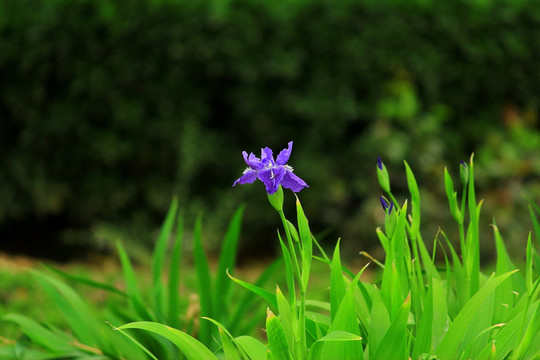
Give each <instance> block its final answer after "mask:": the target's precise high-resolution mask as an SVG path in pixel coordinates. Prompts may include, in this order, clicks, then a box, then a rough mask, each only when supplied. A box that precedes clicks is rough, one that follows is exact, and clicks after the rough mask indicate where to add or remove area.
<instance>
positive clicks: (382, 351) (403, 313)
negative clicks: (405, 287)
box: [370, 295, 411, 360]
mask: <svg viewBox="0 0 540 360" xmlns="http://www.w3.org/2000/svg"><path fill="white" fill-rule="evenodd" d="M410 309H411V296H410V295H409V296H407V298H406V299H405V301H404V302H403V304H402V305H401V307H400V308H399V311H398V312H397V314H396V316H395V317H394V319H393V320H392V322H391V323H390V327H389V328H388V331H387V332H386V334H385V335H384V337H383V338H382V340H381V343H380V344H379V346H378V347H377V349H376V350H375V353H374V354H373V356H372V357H370V360H385V359H396V360H397V359H408V357H409V354H408V351H407V338H408V335H407V319H408V317H409V311H410Z"/></svg>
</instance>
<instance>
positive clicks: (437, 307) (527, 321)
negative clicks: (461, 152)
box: [0, 157, 540, 360]
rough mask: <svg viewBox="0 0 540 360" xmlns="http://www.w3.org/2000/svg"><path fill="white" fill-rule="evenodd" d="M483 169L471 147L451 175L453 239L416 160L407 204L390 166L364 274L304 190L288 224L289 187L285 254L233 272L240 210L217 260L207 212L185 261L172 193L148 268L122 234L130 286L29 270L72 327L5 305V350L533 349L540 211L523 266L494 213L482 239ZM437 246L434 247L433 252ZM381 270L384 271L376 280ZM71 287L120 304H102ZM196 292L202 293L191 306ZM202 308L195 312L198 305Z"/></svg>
mask: <svg viewBox="0 0 540 360" xmlns="http://www.w3.org/2000/svg"><path fill="white" fill-rule="evenodd" d="M474 172H475V168H474V162H473V158H472V157H471V159H470V161H469V163H467V164H463V165H461V166H460V175H461V176H460V185H461V186H459V187H460V189H458V190H457V191H456V190H455V184H457V182H456V183H454V181H453V179H452V177H451V176H450V172H449V171H447V170H445V171H444V188H445V190H446V194H447V197H448V205H449V212H448V216H451V217H452V218H453V219H454V221H455V223H456V228H457V231H456V234H458V235H457V238H456V239H449V238H448V237H447V235H446V233H445V232H444V231H443V229H441V231H439V232H438V233H437V234H432V235H428V236H426V235H425V234H422V230H421V229H422V227H421V224H422V221H421V220H422V217H421V212H422V208H421V196H420V192H419V190H418V186H417V183H416V179H415V177H414V173H413V171H412V169H411V167H410V166H409V164H407V163H406V162H405V177H406V181H407V184H408V187H409V192H410V197H409V199H407V200H405V201H404V202H403V203H398V202H397V201H396V198H395V196H394V195H393V193H392V190H391V184H390V181H389V176H388V170H387V169H386V167H385V166H384V164H383V165H382V166H381V167H378V168H377V174H378V179H379V181H380V183H381V187H382V188H383V191H384V193H385V197H386V199H388V200H387V203H388V204H390V203H392V205H391V206H390V207H388V206H386V207H385V221H384V224H382V226H381V227H379V228H377V229H376V230H375V231H376V233H377V236H378V237H379V239H380V242H381V247H382V248H383V250H384V253H385V256H384V258H380V259H373V260H374V261H373V263H372V264H368V265H367V266H366V267H364V268H362V269H355V270H354V271H351V269H349V268H348V266H347V264H346V263H344V262H343V261H342V258H341V253H340V241H338V242H337V244H336V246H335V248H334V250H333V253H332V254H331V255H330V254H327V253H326V252H325V251H324V250H323V249H322V248H321V247H320V246H319V244H318V242H317V239H316V238H315V237H314V236H313V235H312V232H311V230H310V225H309V222H308V219H307V217H306V215H305V212H304V209H303V208H302V205H301V202H300V200H299V199H298V198H296V199H295V200H296V201H295V203H296V216H295V220H294V222H293V221H290V220H288V218H287V214H285V213H284V211H283V203H284V201H286V200H288V198H286V197H285V194H284V193H283V190H282V189H281V188H280V189H279V190H278V192H277V193H275V194H274V195H269V196H268V198H269V201H270V204H271V205H272V207H273V208H274V209H275V210H276V211H277V213H278V214H277V216H276V220H279V221H281V223H282V225H283V230H282V231H279V232H278V233H277V236H276V241H278V242H279V244H280V246H281V249H282V257H281V259H280V260H279V261H278V262H275V263H273V264H270V265H269V266H268V268H267V270H265V271H264V272H263V273H262V274H261V275H260V276H259V277H258V278H257V279H255V280H252V281H246V274H243V273H241V272H235V270H236V269H235V260H236V259H235V254H236V247H237V244H238V239H239V236H240V230H241V219H242V213H243V208H240V209H239V210H238V211H237V212H236V213H235V214H234V215H233V216H232V219H231V222H230V224H229V227H228V229H227V230H226V231H225V235H224V237H223V239H224V240H223V243H222V251H221V253H220V256H219V258H218V259H216V261H215V263H216V265H215V266H211V265H210V264H211V262H210V261H209V259H208V257H207V255H206V253H205V250H204V244H203V242H204V222H203V219H202V217H199V218H198V219H197V221H196V222H195V224H194V225H193V227H192V230H191V232H190V233H191V234H192V239H193V254H192V257H193V267H191V266H188V265H187V264H186V263H185V261H184V259H185V254H184V251H183V248H184V245H183V244H184V234H185V233H186V231H185V227H184V224H183V220H182V217H181V216H179V215H178V213H177V207H178V206H177V203H176V201H173V203H172V205H171V208H170V210H169V213H168V215H167V218H166V219H165V221H164V223H163V227H162V230H161V232H160V235H159V236H158V240H157V242H156V246H155V249H154V252H153V255H152V260H151V266H150V269H151V270H150V271H146V272H144V273H143V272H141V271H135V269H134V268H133V266H132V264H131V260H130V258H129V255H128V253H127V252H126V251H125V249H124V247H123V245H122V244H121V243H118V254H119V258H120V262H121V265H122V274H123V281H122V283H123V284H122V286H118V285H116V284H111V283H110V282H107V281H95V280H93V279H90V278H88V277H81V276H74V275H73V274H72V273H71V272H69V273H66V272H59V271H56V270H51V269H48V270H46V271H36V270H32V271H31V274H32V278H33V279H34V280H35V281H37V282H38V283H39V284H40V285H41V287H42V288H43V289H44V291H45V293H46V294H47V295H48V296H49V298H50V299H52V302H51V304H54V306H55V308H56V309H58V312H59V313H61V314H62V315H63V317H64V319H65V320H66V323H65V325H66V327H65V328H64V329H58V328H57V327H56V326H55V324H54V322H53V320H52V319H49V318H47V317H45V318H41V319H35V318H32V317H31V316H28V314H25V315H20V314H16V313H10V314H7V315H4V316H3V319H4V320H6V321H8V322H12V323H15V324H17V325H18V326H19V327H20V329H21V330H22V332H23V333H24V334H25V336H24V337H20V338H18V339H17V342H16V343H15V344H6V345H5V346H3V347H1V348H0V358H6V359H7V358H17V359H46V358H51V357H57V358H58V357H66V358H73V359H122V358H129V359H147V358H151V359H184V358H185V359H227V360H228V359H231V360H232V359H235V360H236V359H238V360H240V359H245V360H250V359H254V360H258V359H261V360H262V359H272V360H281V359H283V360H289V359H295V360H296V359H299V360H317V359H321V360H322V359H351V360H352V359H369V360H377V359H380V360H384V359H390V358H391V359H403V360H406V359H409V358H412V359H440V360H447V359H448V360H451V359H486V360H489V359H500V360H503V359H510V360H518V359H536V358H538V357H540V300H539V293H540V277H539V271H538V270H539V269H538V265H539V260H538V259H539V257H538V252H537V248H538V246H539V245H540V239H539V237H538V236H539V235H540V234H539V232H540V227H539V226H538V217H539V215H540V209H539V208H538V206H537V205H536V204H534V203H531V206H530V212H531V220H532V223H531V227H532V228H533V229H534V233H531V234H530V235H529V237H528V238H527V239H524V242H523V245H524V249H525V251H524V258H525V263H524V264H523V266H521V267H520V268H518V267H516V265H515V263H514V261H513V260H512V259H511V258H510V257H509V255H508V252H507V250H506V246H505V242H504V239H503V234H501V233H500V232H499V230H498V228H497V226H496V223H495V221H494V222H493V227H492V229H493V236H492V238H491V239H480V231H479V219H480V217H481V208H482V201H481V200H480V201H478V200H477V196H476V193H475V186H474ZM487 241H490V242H492V243H493V244H494V245H493V246H494V248H495V249H496V254H497V257H496V263H495V264H494V266H493V269H494V271H486V270H482V269H487V268H489V267H484V266H481V265H483V264H481V263H480V259H481V256H480V249H481V247H480V243H481V242H487ZM426 243H429V245H431V244H433V246H432V250H431V251H428V246H427V244H426ZM429 248H431V246H430V247H429ZM437 258H442V259H443V261H442V262H436V260H435V259H437ZM520 265H521V264H520ZM368 266H369V267H368ZM367 272H369V273H367ZM374 273H375V274H378V276H375V277H372V276H369V275H372V274H374ZM190 274H191V275H190ZM366 274H368V276H366ZM25 276H27V275H25ZM141 276H142V281H141ZM190 278H191V279H192V281H190V280H189V279H190ZM145 279H147V281H146V280H145ZM372 279H374V280H372ZM25 281H28V279H26V280H25ZM71 283H76V284H78V285H77V286H78V287H79V286H82V285H84V286H86V287H87V288H91V289H93V291H100V292H104V293H105V294H107V295H108V298H114V299H116V300H115V301H114V302H109V303H107V306H105V307H102V308H100V309H99V310H98V311H96V309H95V307H94V306H92V305H91V304H90V303H91V301H88V299H87V298H86V297H85V296H84V294H83V293H81V292H80V290H79V289H80V288H77V290H75V289H74V288H73V287H72V286H71V285H70V284H71ZM193 293H196V294H197V295H198V299H197V301H195V302H193V301H191V302H190V294H193ZM192 305H193V306H195V308H196V309H197V311H195V312H193V311H190V310H191V309H193V306H192ZM9 310H10V311H13V310H12V309H9ZM35 320H41V321H35ZM105 321H108V322H109V323H110V326H109V325H106V324H105ZM122 324H123V325H122ZM259 327H265V332H264V333H261V332H260V331H257V329H258V328H259ZM65 329H67V331H65Z"/></svg>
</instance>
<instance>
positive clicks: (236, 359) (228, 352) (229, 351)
mask: <svg viewBox="0 0 540 360" xmlns="http://www.w3.org/2000/svg"><path fill="white" fill-rule="evenodd" d="M219 337H220V339H221V346H222V347H223V353H224V354H225V360H241V357H240V353H239V352H238V349H236V346H234V344H233V342H232V341H231V339H230V338H229V337H228V336H227V335H226V334H225V333H224V332H223V330H221V329H219Z"/></svg>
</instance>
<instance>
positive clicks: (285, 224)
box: [278, 210, 302, 291]
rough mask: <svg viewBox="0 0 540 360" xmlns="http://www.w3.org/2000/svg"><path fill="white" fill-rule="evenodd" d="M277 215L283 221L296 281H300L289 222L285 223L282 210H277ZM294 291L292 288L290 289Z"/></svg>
mask: <svg viewBox="0 0 540 360" xmlns="http://www.w3.org/2000/svg"><path fill="white" fill-rule="evenodd" d="M278 212H279V217H280V218H281V222H282V223H283V227H284V228H285V235H286V236H287V242H288V244H289V248H290V250H291V257H292V258H293V259H292V260H293V266H294V272H295V273H296V276H297V277H298V282H299V283H300V284H301V283H302V276H301V274H300V266H299V265H298V257H297V256H296V248H295V246H294V243H293V240H292V236H291V232H290V230H289V224H287V219H285V214H284V213H283V210H279V211H278ZM291 290H292V291H294V289H291Z"/></svg>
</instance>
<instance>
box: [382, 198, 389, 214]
mask: <svg viewBox="0 0 540 360" xmlns="http://www.w3.org/2000/svg"><path fill="white" fill-rule="evenodd" d="M381 205H382V208H383V210H384V211H386V209H388V207H389V206H390V204H389V203H388V201H386V199H385V198H384V197H383V196H381Z"/></svg>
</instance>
